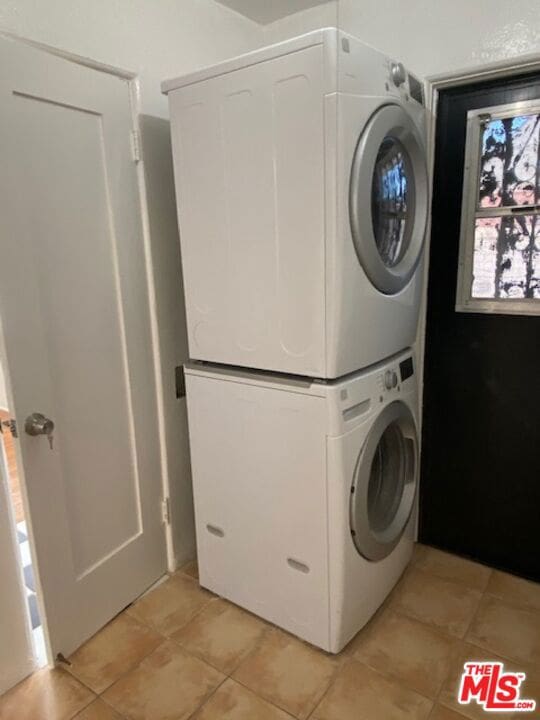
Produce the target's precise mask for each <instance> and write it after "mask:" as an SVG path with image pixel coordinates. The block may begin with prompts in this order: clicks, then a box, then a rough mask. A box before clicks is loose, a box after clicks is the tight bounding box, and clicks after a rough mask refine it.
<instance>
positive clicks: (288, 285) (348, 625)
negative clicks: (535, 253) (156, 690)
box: [163, 28, 428, 652]
mask: <svg viewBox="0 0 540 720" xmlns="http://www.w3.org/2000/svg"><path fill="white" fill-rule="evenodd" d="M163 90H164V92H166V93H167V94H168V96H169V102H170V108H171V122H172V139H173V153H174V167H175V180H176V187H177V200H178V214H179V224H180V238H181V250H182V262H183V271H184V286H185V295H186V312H187V325H188V338H189V353H190V358H191V362H190V363H189V364H188V365H187V366H186V368H185V373H186V390H187V401H188V417H189V434H190V447H191V461H192V471H193V490H194V500H195V518H196V532H197V548H198V560H199V574H200V582H201V584H202V585H203V586H204V587H206V588H208V589H210V590H212V591H214V592H216V593H217V594H219V595H221V596H223V597H225V598H228V599H230V600H231V601H233V602H235V603H237V604H238V605H240V606H242V607H244V608H247V609H248V610H251V611H252V612H254V613H256V614H258V615H260V616H262V617H264V618H266V619H268V620H270V621H271V622H273V623H275V624H276V625H279V626H280V627H282V628H284V629H286V630H288V631H290V632H292V633H294V634H296V635H298V636H299V637H301V638H303V639H304V640H307V641H308V642H311V643H313V644H314V645H317V646H319V647H321V648H323V649H325V650H328V651H330V652H339V650H341V648H342V647H343V646H344V645H345V644H346V643H347V642H348V641H349V640H350V639H351V638H352V637H353V636H354V635H355V634H356V633H357V632H358V630H359V629H360V628H361V627H362V626H363V625H364V624H365V623H366V622H367V621H368V620H369V618H370V617H371V616H372V615H373V613H374V612H375V611H376V610H377V608H378V607H379V606H380V604H381V603H382V602H383V600H384V598H385V597H386V596H387V595H388V593H389V592H390V590H391V588H392V587H393V586H394V584H395V583H396V581H397V580H398V578H399V576H400V575H401V573H402V572H403V570H404V568H405V567H406V565H407V563H408V561H409V559H410V556H411V553H412V548H413V541H414V522H415V501H416V489H417V479H418V437H417V432H418V431H417V419H418V417H417V415H418V395H417V382H416V376H415V369H414V360H413V352H412V350H411V349H410V347H411V346H412V345H413V343H414V341H415V336H416V327H417V322H418V314H419V303H420V292H421V277H422V273H421V262H420V261H421V257H422V247H423V241H424V232H425V225H426V217H427V202H428V180H427V173H426V163H425V139H424V138H425V109H424V105H423V94H422V86H421V84H420V83H419V82H418V80H416V79H415V78H414V76H412V75H411V74H410V73H408V72H407V71H406V70H405V69H404V68H403V66H402V65H401V64H400V63H397V62H394V61H393V60H390V59H389V58H387V57H385V56H384V55H382V54H381V53H379V52H377V51H375V50H373V49H372V48H370V47H368V46H366V45H364V44H362V43H361V42H359V41H358V40H357V39H355V38H353V37H351V36H349V35H346V34H345V33H343V32H340V31H339V30H337V29H335V28H326V29H322V30H318V31H315V32H312V33H308V34H306V35H302V36H300V37H297V38H294V39H292V40H289V41H287V42H284V43H279V44H276V45H273V46H270V47H266V48H263V49H261V50H257V51H256V52H253V53H249V54H247V55H243V56H241V57H238V58H235V59H233V60H230V61H227V62H224V63H221V64H219V65H216V66H214V67H211V68H207V69H204V70H201V71H198V72H196V73H193V74H191V75H188V76H183V77H180V78H177V79H174V80H170V81H167V82H165V83H164V84H163Z"/></svg>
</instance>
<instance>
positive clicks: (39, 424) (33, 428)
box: [24, 412, 54, 436]
mask: <svg viewBox="0 0 540 720" xmlns="http://www.w3.org/2000/svg"><path fill="white" fill-rule="evenodd" d="M24 429H25V431H26V432H27V433H28V435H34V436H35V435H47V436H51V435H52V433H53V430H54V422H53V421H52V420H50V419H49V418H48V417H45V415H42V414H41V413H37V412H36V413H32V414H31V415H29V416H28V417H27V418H26V420H25V422H24Z"/></svg>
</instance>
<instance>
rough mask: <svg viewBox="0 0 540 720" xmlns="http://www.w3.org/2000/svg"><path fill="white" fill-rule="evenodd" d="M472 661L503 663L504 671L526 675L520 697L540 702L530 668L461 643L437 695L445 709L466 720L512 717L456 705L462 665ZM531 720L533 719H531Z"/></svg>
mask: <svg viewBox="0 0 540 720" xmlns="http://www.w3.org/2000/svg"><path fill="white" fill-rule="evenodd" d="M474 660H478V661H487V660H491V661H493V662H502V663H504V667H505V669H506V670H510V671H512V672H518V671H519V672H526V673H528V677H527V679H526V680H525V682H524V683H523V685H522V687H521V697H522V698H527V699H529V698H531V697H532V698H533V699H537V701H538V700H540V698H536V697H535V693H536V692H537V691H538V690H540V687H539V685H538V682H537V680H536V679H535V677H534V675H535V673H534V670H533V669H532V668H530V667H526V666H524V665H522V664H520V663H516V662H514V661H512V660H507V659H505V658H503V657H501V656H500V655H497V654H496V653H494V652H491V651H490V650H485V649H483V648H480V647H477V646H475V645H471V644H470V643H466V642H462V643H461V644H460V648H459V652H458V653H456V656H455V659H454V662H453V664H452V668H451V670H450V673H449V674H448V677H447V678H446V680H445V682H444V685H443V687H442V689H441V692H440V694H439V698H438V702H439V703H440V704H441V705H444V706H445V707H448V708H450V709H452V710H454V711H455V712H457V713H460V714H461V715H464V716H465V717H467V718H470V720H485V719H486V717H488V716H489V715H492V716H493V717H497V718H500V720H505V718H510V717H513V714H512V713H499V712H497V713H486V712H485V711H484V709H483V708H482V706H481V705H478V704H477V703H474V702H472V703H469V705H460V704H459V703H458V700H457V697H458V690H459V685H460V681H461V675H462V673H463V665H464V663H466V662H470V661H474ZM519 714H520V715H521V716H522V717H526V716H527V713H519ZM430 720H431V718H430ZM531 720H533V719H532V718H531Z"/></svg>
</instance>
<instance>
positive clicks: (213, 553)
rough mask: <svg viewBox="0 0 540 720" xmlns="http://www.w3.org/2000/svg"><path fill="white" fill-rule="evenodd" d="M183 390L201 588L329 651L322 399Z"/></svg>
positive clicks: (208, 385) (205, 383)
mask: <svg viewBox="0 0 540 720" xmlns="http://www.w3.org/2000/svg"><path fill="white" fill-rule="evenodd" d="M186 385H187V399H188V414H189V433H190V443H191V459H192V469H193V490H194V499H195V518H196V530H197V547H198V560H199V573H200V582H201V584H202V585H203V586H204V587H206V588H208V589H210V590H212V591H213V592H216V593H217V594H218V595H221V596H223V597H226V598H228V599H229V600H232V601H233V602H235V603H237V604H238V605H240V606H242V607H245V608H247V609H248V610H250V611H251V612H254V613H256V614H257V615H260V616H261V617H263V618H266V619H267V620H269V621H271V622H273V623H275V624H276V625H278V626H280V627H282V628H284V629H286V630H288V631H289V632H291V633H294V634H295V635H298V636H299V637H301V638H303V639H304V640H307V641H308V642H311V643H313V644H315V645H318V646H320V647H323V648H328V561H327V554H328V552H327V515H326V446H325V415H326V409H325V399H324V398H320V397H314V396H310V395H304V394H302V393H298V392H286V391H282V390H275V389H269V388H265V387H261V386H253V385H243V384H241V383H237V382H229V381H223V380H216V379H210V378H206V377H197V376H190V375H189V374H188V375H187V376H186Z"/></svg>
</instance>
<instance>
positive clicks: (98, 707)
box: [74, 698, 123, 720]
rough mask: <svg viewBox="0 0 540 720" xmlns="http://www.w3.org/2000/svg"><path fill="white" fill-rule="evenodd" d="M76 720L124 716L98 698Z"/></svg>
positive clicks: (104, 719)
mask: <svg viewBox="0 0 540 720" xmlns="http://www.w3.org/2000/svg"><path fill="white" fill-rule="evenodd" d="M74 720H123V718H122V716H121V715H119V714H118V713H117V712H116V710H113V709H112V707H110V705H107V704H106V703H104V702H103V700H101V699H100V698H98V699H97V700H94V702H93V703H90V705H88V707H86V708H85V709H84V710H83V711H82V712H80V713H79V714H78V715H77V716H76V717H75V718H74Z"/></svg>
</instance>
